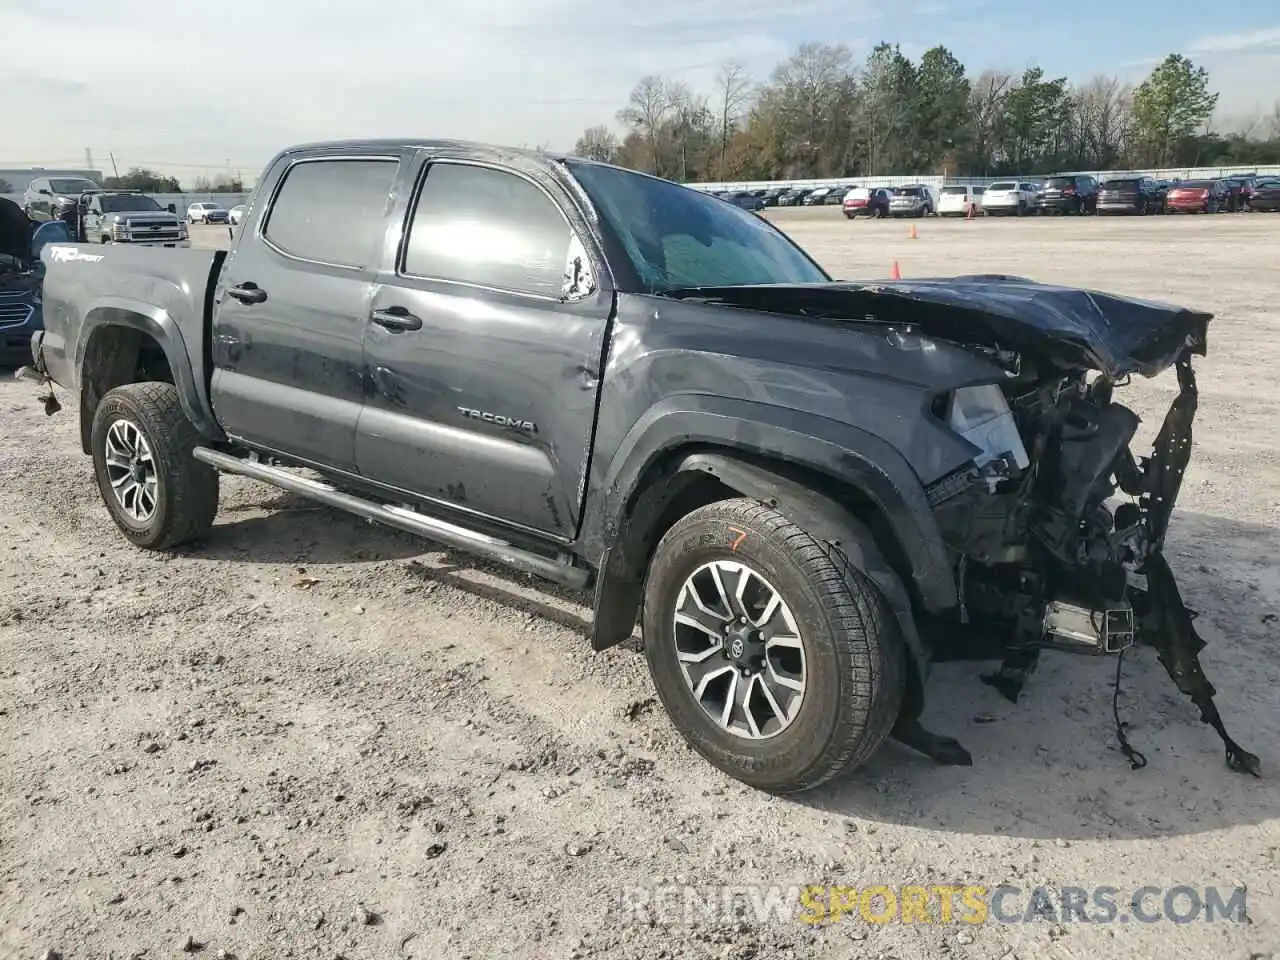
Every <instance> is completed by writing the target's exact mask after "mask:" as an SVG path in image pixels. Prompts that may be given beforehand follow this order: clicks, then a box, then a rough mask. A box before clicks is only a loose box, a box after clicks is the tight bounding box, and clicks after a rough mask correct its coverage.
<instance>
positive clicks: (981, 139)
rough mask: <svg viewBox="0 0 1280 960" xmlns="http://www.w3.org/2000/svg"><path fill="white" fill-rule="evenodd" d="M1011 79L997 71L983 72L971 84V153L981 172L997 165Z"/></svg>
mask: <svg viewBox="0 0 1280 960" xmlns="http://www.w3.org/2000/svg"><path fill="white" fill-rule="evenodd" d="M1012 82H1013V77H1012V76H1010V75H1009V74H1007V73H1003V72H1001V71H997V70H985V71H983V72H982V73H981V74H979V75H978V79H976V80H974V81H973V83H972V84H971V85H970V89H971V90H972V91H973V92H972V94H971V95H970V96H971V98H972V99H971V105H972V106H971V108H972V111H973V151H974V154H975V157H976V159H977V160H978V161H979V162H980V163H981V164H982V167H983V169H984V170H988V169H990V168H991V166H992V165H993V164H994V163H995V162H998V161H999V160H1000V159H1002V158H1001V157H998V156H996V151H997V149H998V148H999V144H1000V140H1001V135H1002V133H1003V130H1002V129H1001V127H1002V121H1003V117H1004V98H1005V95H1006V94H1007V93H1008V92H1009V85H1010V84H1011V83H1012Z"/></svg>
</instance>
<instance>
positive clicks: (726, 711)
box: [673, 560, 807, 740]
mask: <svg viewBox="0 0 1280 960" xmlns="http://www.w3.org/2000/svg"><path fill="white" fill-rule="evenodd" d="M673 635H674V638H675V645H676V657H677V660H678V661H679V664H680V670H681V673H682V674H683V676H684V679H685V683H686V685H687V686H688V689H689V691H690V692H691V693H692V694H693V698H694V700H696V701H697V702H698V705H699V706H700V707H701V708H702V710H703V712H704V713H705V714H706V715H707V717H708V718H710V719H711V721H712V722H713V723H715V724H716V725H717V726H718V727H720V728H721V729H722V730H724V731H726V732H728V733H730V734H732V735H734V736H737V737H741V738H743V739H747V740H767V739H769V738H771V737H775V736H777V735H778V734H779V733H781V732H782V731H783V730H785V729H786V728H787V727H788V726H790V725H791V723H792V721H794V720H795V718H796V715H797V714H798V713H799V710H800V706H801V704H802V703H803V701H804V695H805V688H806V680H807V674H806V669H805V667H806V664H805V653H804V643H803V640H802V638H801V635H800V630H799V628H798V626H797V625H796V619H795V616H794V614H792V612H791V608H790V607H789V606H788V605H787V603H786V601H785V600H784V599H783V597H782V595H781V594H780V593H779V592H778V590H777V589H776V588H775V587H774V586H773V585H772V584H771V583H769V581H768V580H767V579H765V577H764V576H762V575H761V574H760V573H759V572H758V571H756V570H753V569H751V568H750V567H748V566H747V565H746V564H743V563H739V562H737V561H732V560H714V561H712V562H710V563H705V564H703V565H702V566H700V567H698V569H696V570H695V571H694V572H693V573H692V574H690V575H689V577H688V578H687V579H686V580H685V582H684V585H683V586H682V587H681V588H680V593H679V596H678V597H677V600H676V609H675V613H674V631H673Z"/></svg>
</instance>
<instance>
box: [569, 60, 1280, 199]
mask: <svg viewBox="0 0 1280 960" xmlns="http://www.w3.org/2000/svg"><path fill="white" fill-rule="evenodd" d="M1217 104H1218V94H1217V93H1216V92H1214V91H1213V89H1212V86H1211V83H1210V78H1209V74H1208V72H1207V71H1206V70H1205V68H1204V67H1202V66H1197V65H1196V64H1195V63H1193V62H1192V61H1191V60H1190V59H1189V58H1187V57H1185V56H1183V55H1181V54H1176V53H1174V54H1170V55H1169V56H1167V57H1166V58H1165V59H1164V60H1163V61H1162V62H1161V63H1160V64H1159V65H1157V66H1156V67H1155V68H1154V69H1153V70H1152V71H1151V74H1150V75H1149V76H1148V77H1147V78H1146V79H1145V80H1143V81H1142V83H1140V84H1138V85H1136V86H1133V85H1129V84H1126V83H1123V82H1122V81H1121V80H1120V79H1119V78H1118V77H1114V76H1095V77H1093V78H1092V79H1090V80H1088V81H1087V82H1084V83H1079V84H1073V83H1071V82H1069V81H1068V79H1067V78H1066V77H1050V76H1048V75H1046V74H1045V72H1044V71H1043V70H1042V69H1041V68H1039V67H1032V68H1030V69H1028V70H1025V71H1024V72H1023V73H1022V74H1021V75H1020V76H1019V75H1014V74H1010V73H1005V72H1001V71H996V70H986V71H983V72H982V73H979V74H978V75H977V76H975V77H970V76H969V74H968V72H967V71H966V69H965V66H964V64H963V63H961V62H960V61H959V60H958V59H956V57H955V55H954V54H952V53H951V51H950V50H948V49H947V48H946V47H944V46H936V47H934V48H932V49H931V50H927V51H926V52H925V53H924V54H923V55H922V56H921V57H920V60H919V62H916V61H913V60H911V59H910V58H909V57H907V56H905V55H904V54H903V53H902V51H901V49H900V48H899V46H898V45H897V44H889V43H881V44H879V45H877V46H876V47H875V48H874V49H873V50H872V51H871V53H870V54H869V55H868V56H867V57H866V59H865V60H863V61H862V62H860V63H859V62H856V61H855V60H854V58H853V55H852V53H851V52H850V50H849V48H848V47H847V46H845V45H843V44H828V43H805V44H802V45H801V46H800V47H799V48H798V49H797V50H796V51H795V52H794V53H793V54H792V55H791V56H790V57H789V58H788V59H787V60H785V61H784V62H782V63H780V64H779V65H778V66H777V67H776V68H775V69H774V71H773V73H772V75H771V76H770V77H769V79H768V80H767V81H766V82H764V83H757V82H756V81H755V80H753V78H752V77H751V76H750V75H749V73H748V72H747V70H746V68H745V67H744V65H743V64H742V63H741V62H738V61H729V62H727V63H725V64H723V65H722V66H721V68H720V70H719V71H718V73H717V75H716V80H715V87H714V89H713V90H711V91H710V92H709V93H707V92H702V91H697V90H694V89H692V88H691V87H690V86H689V85H688V84H686V83H683V82H681V81H678V80H673V79H671V78H668V77H663V76H658V75H651V76H646V77H643V78H642V79H641V80H640V81H639V82H638V83H637V84H636V86H635V88H634V89H633V90H632V91H631V95H630V97H629V98H628V100H627V102H626V104H625V105H624V106H623V107H622V108H621V109H620V110H619V111H618V113H617V117H616V119H617V121H618V122H619V123H620V124H621V126H622V128H623V129H624V131H625V132H624V133H623V135H622V136H619V135H618V134H616V133H615V132H614V130H613V129H611V127H609V126H608V125H597V126H592V127H589V128H588V129H586V130H585V131H583V133H582V136H581V137H579V139H578V141H577V143H576V145H575V147H574V152H575V153H577V154H579V155H581V156H587V157H592V158H594V159H598V160H605V161H609V162H612V163H618V164H621V165H623V166H627V167H631V168H633V169H637V170H644V171H646V172H649V173H656V174H657V175H659V176H662V177H668V178H671V179H674V180H683V181H695V182H696V181H721V180H786V179H808V178H824V177H874V176H886V175H890V174H918V175H930V174H932V175H940V174H949V175H952V176H965V175H968V176H1007V175H1013V174H1026V175H1034V174H1045V173H1053V172H1055V171H1065V170H1123V169H1146V168H1162V167H1196V166H1234V165H1238V164H1244V165H1254V164H1273V163H1280V101H1277V103H1276V106H1275V109H1274V110H1273V111H1272V113H1271V114H1270V115H1269V116H1267V117H1264V118H1259V119H1258V120H1257V121H1256V122H1254V123H1253V124H1251V125H1249V126H1248V127H1247V128H1246V129H1243V130H1236V131H1234V132H1231V133H1221V132H1217V131H1215V130H1214V129H1213V127H1212V121H1211V118H1212V116H1213V113H1214V110H1215V108H1216V107H1217Z"/></svg>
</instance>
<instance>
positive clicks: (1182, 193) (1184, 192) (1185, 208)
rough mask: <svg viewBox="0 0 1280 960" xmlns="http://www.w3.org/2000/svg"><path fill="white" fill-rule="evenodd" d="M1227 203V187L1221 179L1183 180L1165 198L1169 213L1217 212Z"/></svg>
mask: <svg viewBox="0 0 1280 960" xmlns="http://www.w3.org/2000/svg"><path fill="white" fill-rule="evenodd" d="M1226 203H1227V187H1226V185H1225V184H1223V182H1222V181H1221V180H1183V181H1182V182H1181V183H1179V184H1178V185H1177V186H1175V187H1173V189H1171V190H1170V191H1169V195H1168V198H1167V199H1166V200H1165V205H1166V206H1167V208H1168V210H1169V212H1170V213H1218V212H1219V211H1221V210H1222V209H1224V207H1225V206H1226Z"/></svg>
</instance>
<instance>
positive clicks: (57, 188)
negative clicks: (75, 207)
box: [49, 180, 98, 194]
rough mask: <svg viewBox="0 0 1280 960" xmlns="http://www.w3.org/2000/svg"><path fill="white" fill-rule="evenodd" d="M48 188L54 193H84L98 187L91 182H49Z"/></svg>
mask: <svg viewBox="0 0 1280 960" xmlns="http://www.w3.org/2000/svg"><path fill="white" fill-rule="evenodd" d="M49 187H50V188H51V189H52V190H53V192H54V193H63V194H72V193H84V192H85V191H86V190H97V189H98V185H97V184H96V183H94V182H93V181H92V180H50V181H49Z"/></svg>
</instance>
